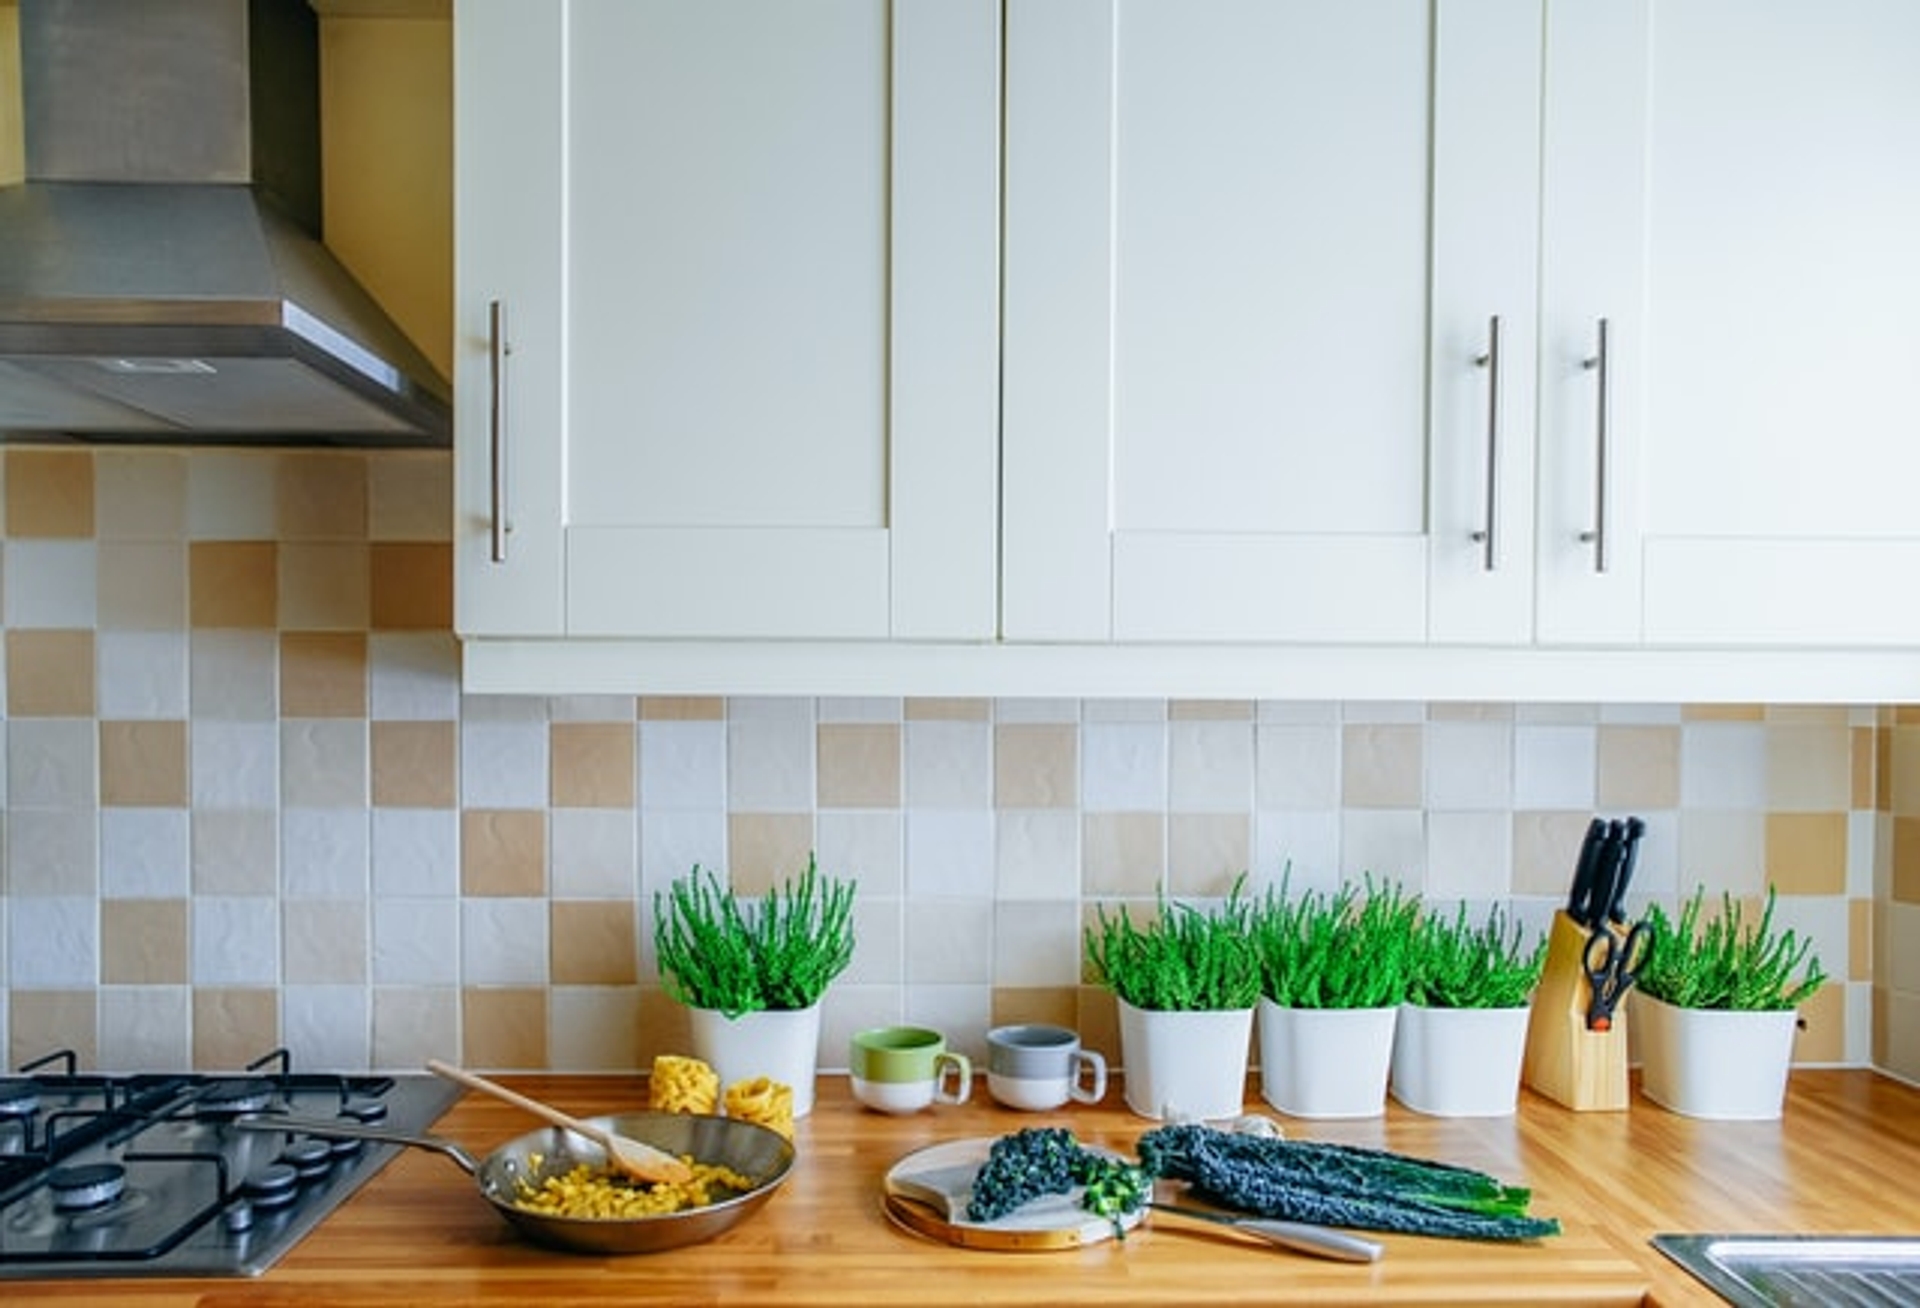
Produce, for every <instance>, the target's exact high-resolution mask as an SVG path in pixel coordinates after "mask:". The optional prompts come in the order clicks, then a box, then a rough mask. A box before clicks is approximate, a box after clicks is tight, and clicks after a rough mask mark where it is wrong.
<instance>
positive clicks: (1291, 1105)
mask: <svg viewBox="0 0 1920 1308" xmlns="http://www.w3.org/2000/svg"><path fill="white" fill-rule="evenodd" d="M1398 1012H1399V1010H1398V1009H1397V1008H1283V1007H1281V1006H1280V1005H1279V1004H1276V1003H1274V1002H1273V1001H1272V1000H1271V999H1265V998H1263V999H1261V1001H1260V1097H1261V1098H1263V1099H1265V1100H1266V1101H1267V1102H1268V1103H1270V1104H1272V1105H1273V1106H1274V1107H1275V1108H1277V1109H1279V1110H1280V1111H1281V1112H1283V1113H1286V1114H1287V1115H1288V1116H1290V1117H1378V1116H1379V1115H1380V1114H1381V1113H1383V1112H1385V1111H1386V1107H1387V1066H1388V1064H1389V1062H1390V1061H1391V1060H1392V1058H1393V1027H1394V1022H1395V1019H1396V1017H1397V1015H1398Z"/></svg>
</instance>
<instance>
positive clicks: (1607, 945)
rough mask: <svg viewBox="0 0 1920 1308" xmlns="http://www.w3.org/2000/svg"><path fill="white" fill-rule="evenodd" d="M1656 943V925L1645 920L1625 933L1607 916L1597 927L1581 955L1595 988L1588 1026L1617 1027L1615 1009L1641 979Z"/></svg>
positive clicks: (1610, 1028) (1592, 1027) (1589, 1007)
mask: <svg viewBox="0 0 1920 1308" xmlns="http://www.w3.org/2000/svg"><path fill="white" fill-rule="evenodd" d="M1652 943H1653V933H1652V929H1651V928H1650V927H1648V926H1647V924H1646V923H1645V922H1635V923H1634V924H1633V926H1632V927H1631V928H1630V929H1629V930H1628V931H1627V932H1626V933H1625V934H1624V935H1622V934H1621V933H1619V932H1617V931H1615V930H1614V929H1613V928H1612V927H1611V926H1609V925H1608V924H1607V923H1606V922H1605V921H1604V920H1603V921H1601V922H1600V923H1598V924H1597V925H1596V926H1595V927H1594V928H1593V934H1591V935H1589V936H1588V937H1587V947H1586V948H1585V949H1584V950H1582V951H1581V955H1580V963H1581V966H1582V967H1583V968H1584V969H1585V970H1586V973H1587V985H1588V986H1589V988H1590V989H1591V991H1592V995H1591V998H1590V999H1589V1000H1588V1001H1587V1030H1589V1031H1611V1030H1612V1029H1613V1010H1614V1009H1615V1008H1616V1007H1618V1006H1619V1003H1620V1000H1621V998H1622V997H1623V996H1624V995H1625V994H1626V993H1627V991H1628V990H1630V989H1631V988H1632V987H1633V983H1634V982H1635V981H1636V980H1638V979H1639V977H1640V965H1641V964H1642V963H1644V962H1645V961H1646V958H1647V949H1648V947H1649V946H1650V945H1651V944H1652Z"/></svg>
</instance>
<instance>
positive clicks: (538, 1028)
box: [460, 986, 547, 1071]
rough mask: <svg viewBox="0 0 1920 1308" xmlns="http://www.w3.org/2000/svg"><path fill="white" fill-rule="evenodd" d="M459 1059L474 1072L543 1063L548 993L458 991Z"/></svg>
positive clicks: (532, 1068) (529, 1067)
mask: <svg viewBox="0 0 1920 1308" xmlns="http://www.w3.org/2000/svg"><path fill="white" fill-rule="evenodd" d="M460 1026H461V1030H462V1032H463V1033H464V1040H463V1044H464V1047H463V1048H462V1050H461V1057H462V1058H463V1059H464V1060H465V1062H466V1064H467V1066H468V1067H471V1068H474V1069H475V1070H477V1071H540V1070H543V1069H545V1067H546V1066H547V992H546V991H544V990H535V989H521V988H517V987H502V988H499V989H492V988H483V987H474V986H470V987H468V988H466V989H464V990H462V991H461V992H460Z"/></svg>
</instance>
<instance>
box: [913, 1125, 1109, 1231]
mask: <svg viewBox="0 0 1920 1308" xmlns="http://www.w3.org/2000/svg"><path fill="white" fill-rule="evenodd" d="M992 1147H993V1138H992V1137H987V1136H982V1137H977V1138H973V1139H967V1140H949V1141H946V1142H945V1143H942V1144H937V1145H928V1146H927V1147H926V1148H924V1149H916V1150H915V1151H914V1152H913V1153H910V1154H908V1155H907V1156H906V1157H904V1158H902V1159H901V1160H900V1161H899V1162H897V1163H895V1164H894V1165H893V1166H892V1167H891V1168H889V1169H888V1170H887V1175H886V1179H885V1181H884V1182H883V1184H882V1187H881V1188H882V1203H883V1204H884V1205H885V1207H886V1212H887V1216H888V1217H889V1218H891V1219H892V1220H893V1222H894V1223H895V1224H896V1225H898V1226H901V1227H903V1228H905V1229H906V1230H909V1231H912V1232H913V1233H914V1234H916V1235H923V1236H926V1237H927V1238H929V1239H933V1240H940V1241H943V1242H945V1243H947V1244H953V1245H959V1246H960V1247H961V1248H965V1249H994V1250H1000V1251H1011V1252H1035V1251H1045V1250H1049V1249H1076V1248H1079V1247H1080V1246H1081V1245H1088V1244H1098V1243H1100V1242H1101V1241H1103V1240H1111V1239H1113V1238H1114V1236H1115V1234H1116V1232H1115V1229H1114V1223H1113V1221H1112V1220H1111V1219H1109V1218H1105V1217H1097V1216H1095V1215H1094V1214H1092V1213H1090V1212H1088V1211H1087V1210H1086V1209H1084V1208H1082V1207H1081V1206H1080V1196H1081V1191H1080V1188H1079V1187H1078V1186H1076V1187H1075V1188H1074V1189H1072V1190H1070V1191H1068V1192H1067V1193H1065V1194H1052V1195H1042V1196H1041V1197H1039V1198H1038V1199H1034V1200H1032V1201H1031V1202H1029V1203H1025V1204H1022V1205H1021V1206H1020V1207H1019V1208H1017V1209H1015V1210H1014V1211H1013V1212H1011V1213H1008V1214H1007V1215H1006V1216H1005V1217H1000V1218H996V1219H995V1220H993V1221H991V1222H974V1221H969V1220H968V1219H967V1217H966V1208H967V1196H968V1194H969V1193H971V1192H972V1189H973V1178H974V1176H975V1175H976V1174H977V1173H978V1172H979V1170H980V1165H981V1164H982V1163H984V1162H986V1160H987V1151H988V1150H990V1149H991V1148H992ZM1141 1216H1142V1214H1141V1213H1138V1212H1134V1213H1128V1214H1126V1215H1125V1216H1124V1217H1122V1218H1121V1219H1120V1226H1121V1227H1122V1228H1123V1229H1129V1230H1130V1229H1132V1228H1133V1227H1134V1226H1137V1225H1138V1224H1139V1222H1140V1218H1141Z"/></svg>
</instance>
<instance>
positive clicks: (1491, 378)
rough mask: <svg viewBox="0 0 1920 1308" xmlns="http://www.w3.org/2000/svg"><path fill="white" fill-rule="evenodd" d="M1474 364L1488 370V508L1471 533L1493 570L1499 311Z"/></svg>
mask: <svg viewBox="0 0 1920 1308" xmlns="http://www.w3.org/2000/svg"><path fill="white" fill-rule="evenodd" d="M1473 366H1474V367H1476V368H1485V369H1486V370H1487V508H1486V514H1487V516H1486V519H1485V524H1486V525H1485V526H1483V527H1481V528H1480V530H1479V531H1476V532H1473V533H1471V539H1472V540H1473V541H1474V542H1475V543H1477V544H1479V545H1481V546H1483V547H1484V552H1483V554H1482V558H1481V567H1483V568H1484V569H1486V571H1488V572H1492V571H1493V570H1494V568H1495V566H1496V563H1497V559H1498V542H1497V540H1496V528H1497V527H1498V524H1499V502H1500V315H1499V314H1497V313H1496V314H1494V315H1493V316H1492V317H1491V318H1489V319H1487V351H1486V353H1485V354H1477V355H1475V356H1474V358H1473Z"/></svg>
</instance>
